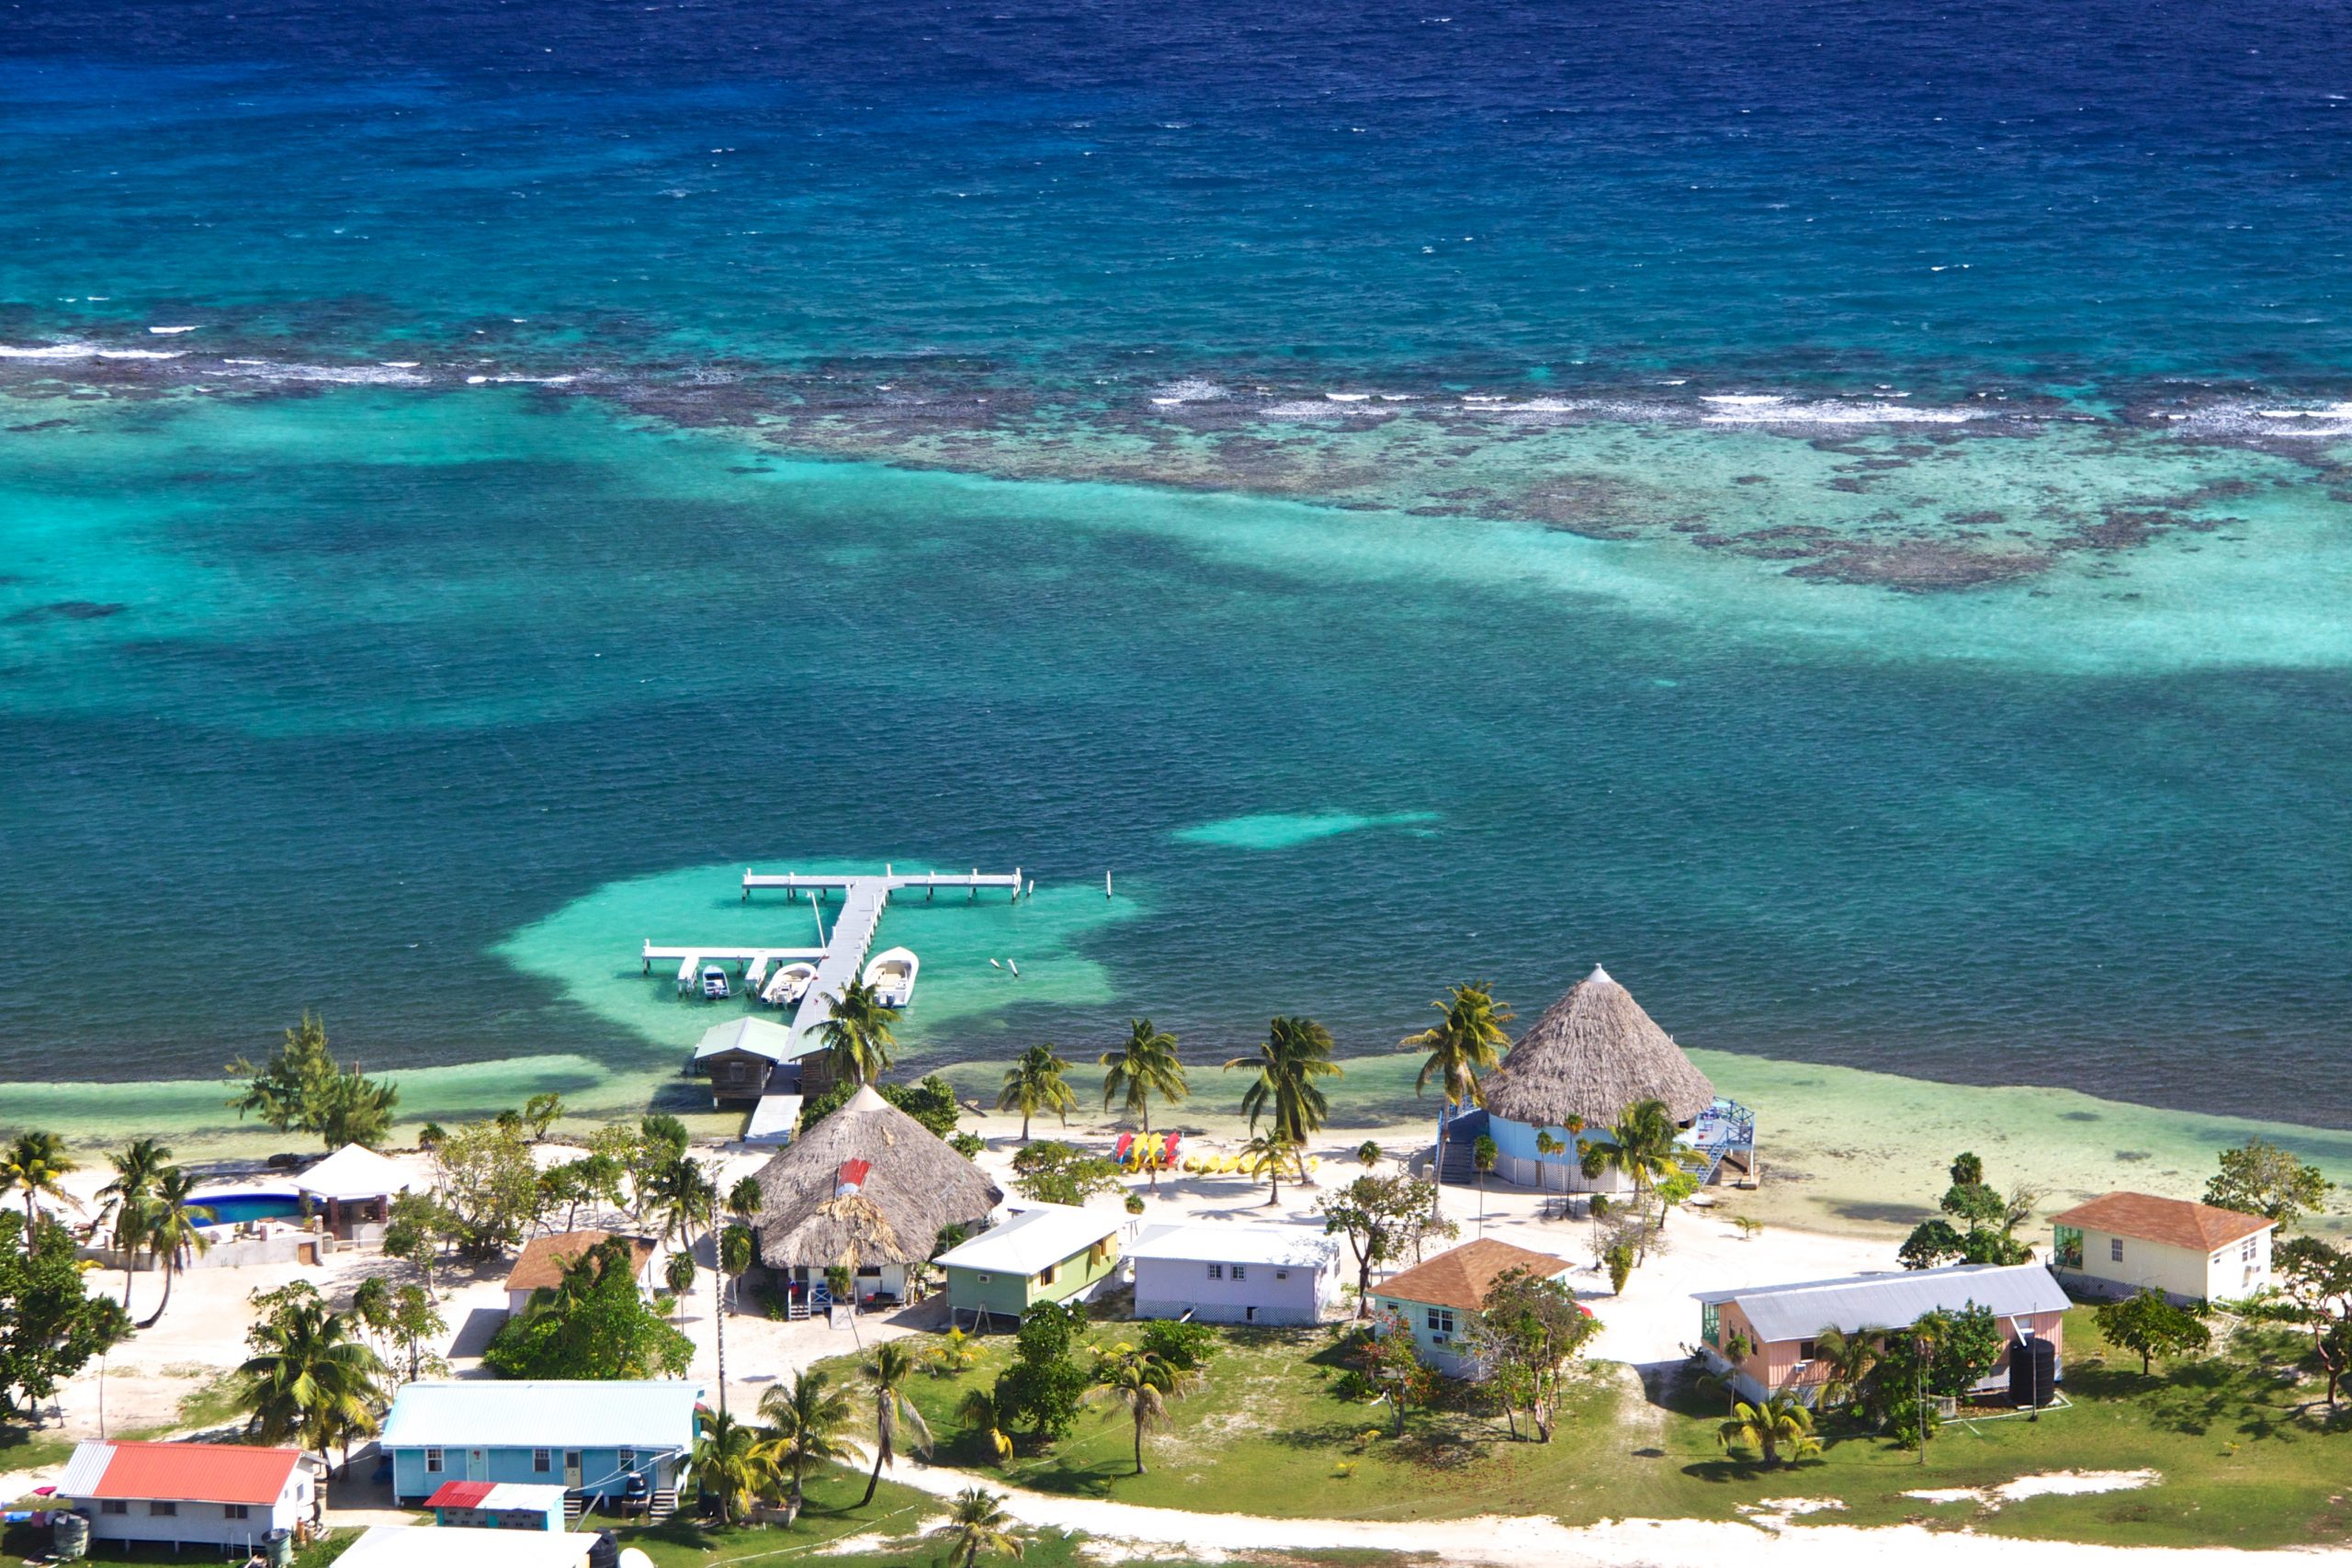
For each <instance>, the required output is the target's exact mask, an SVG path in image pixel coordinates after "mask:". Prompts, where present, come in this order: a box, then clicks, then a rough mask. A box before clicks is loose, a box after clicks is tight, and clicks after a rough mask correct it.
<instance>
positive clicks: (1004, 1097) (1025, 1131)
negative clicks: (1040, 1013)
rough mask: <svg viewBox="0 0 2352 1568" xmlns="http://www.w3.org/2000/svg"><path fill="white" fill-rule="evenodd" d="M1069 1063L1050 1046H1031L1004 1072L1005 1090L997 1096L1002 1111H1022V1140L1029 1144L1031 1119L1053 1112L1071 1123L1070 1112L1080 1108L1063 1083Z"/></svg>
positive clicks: (1066, 1084)
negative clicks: (1041, 1112) (1043, 1113)
mask: <svg viewBox="0 0 2352 1568" xmlns="http://www.w3.org/2000/svg"><path fill="white" fill-rule="evenodd" d="M1068 1070H1069V1063H1068V1062H1065V1061H1063V1060H1062V1059H1061V1058H1060V1057H1059V1056H1057V1055H1055V1054H1054V1048H1053V1046H1052V1045H1051V1044H1046V1045H1032V1046H1030V1047H1029V1049H1027V1050H1026V1051H1023V1052H1022V1053H1021V1060H1019V1061H1018V1062H1015V1063H1014V1064H1013V1065H1012V1066H1009V1067H1007V1068H1005V1069H1004V1088H1003V1089H1001V1091H999V1093H998V1095H997V1097H996V1108H997V1109H998V1110H999V1111H1019V1112H1021V1141H1022V1142H1023V1143H1024V1144H1025V1143H1027V1142H1028V1141H1029V1118H1030V1117H1032V1116H1035V1114H1036V1113H1037V1112H1038V1111H1052V1112H1054V1113H1055V1114H1056V1115H1057V1116H1059V1117H1060V1118H1061V1119H1062V1123H1063V1125H1065V1126H1067V1125H1069V1113H1070V1112H1071V1111H1075V1110H1077V1109H1078V1096H1077V1095H1075V1094H1073V1093H1071V1092H1070V1087H1069V1084H1068V1083H1065V1082H1064V1081H1063V1080H1062V1074H1063V1073H1065V1072H1067V1071H1068Z"/></svg>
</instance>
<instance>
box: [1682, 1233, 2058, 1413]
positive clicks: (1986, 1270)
mask: <svg viewBox="0 0 2352 1568" xmlns="http://www.w3.org/2000/svg"><path fill="white" fill-rule="evenodd" d="M1692 1299H1694V1300H1695V1301H1697V1302H1698V1303H1699V1341H1700V1351H1701V1354H1702V1355H1703V1356H1704V1357H1705V1358H1706V1360H1707V1364H1708V1366H1709V1367H1710V1368H1712V1369H1713V1371H1715V1373H1716V1374H1717V1375H1718V1376H1720V1377H1723V1378H1724V1379H1726V1380H1727V1381H1728V1382H1731V1384H1732V1385H1733V1386H1734V1387H1736V1388H1737V1389H1738V1390H1739V1393H1740V1397H1741V1398H1743V1399H1749V1400H1760V1399H1767V1398H1774V1397H1780V1396H1783V1395H1785V1396H1789V1397H1792V1398H1795V1399H1797V1400H1800V1401H1802V1402H1803V1403H1804V1404H1812V1403H1813V1402H1814V1400H1815V1397H1816V1396H1817V1395H1818V1393H1819V1391H1820V1387H1821V1384H1822V1383H1823V1382H1824V1381H1826V1378H1827V1376H1828V1373H1827V1371H1826V1369H1825V1368H1824V1367H1823V1366H1822V1365H1821V1364H1820V1362H1818V1361H1817V1360H1815V1359H1814V1342H1815V1340H1816V1339H1817V1338H1819V1337H1820V1336H1821V1335H1822V1334H1823V1333H1824V1332H1825V1331H1826V1330H1828V1329H1833V1328H1834V1329H1836V1330H1838V1332H1839V1333H1840V1334H1856V1333H1860V1332H1862V1331H1864V1330H1870V1329H1876V1330H1880V1331H1883V1332H1893V1331H1895V1330H1899V1329H1904V1328H1908V1327H1910V1326H1911V1325H1913V1324H1915V1323H1917V1322H1918V1321H1919V1319H1920V1318H1922V1317H1924V1316H1926V1315H1927V1314H1929V1313H1931V1312H1959V1311H1961V1310H1962V1309H1964V1308H1967V1307H1972V1306H1981V1307H1987V1308H1990V1309H1991V1311H1992V1313H1993V1316H1994V1319H1995V1321H1996V1322H1997V1323H1998V1324H1999V1325H2000V1327H2001V1331H2002V1334H2003V1335H2004V1337H2006V1338H2007V1340H2008V1345H2009V1349H2010V1350H2012V1351H2013V1350H2015V1349H2016V1348H2017V1347H2018V1345H2020V1344H2022V1343H2024V1342H2025V1341H2027V1340H2029V1339H2046V1340H2048V1341H2049V1342H2050V1344H2051V1345H2052V1347H2053V1348H2055V1349H2056V1350H2057V1351H2058V1352H2060V1354H2061V1355H2062V1356H2063V1354H2064V1350H2065V1338H2064V1336H2065V1327H2064V1316H2065V1312H2066V1308H2067V1307H2068V1306H2069V1305H2070V1304H2071V1303H2069V1302H2068V1301H2067V1299H2066V1292H2064V1290H2061V1289H2060V1288H2059V1285H2058V1281H2057V1280H2054V1279H2052V1277H2051V1273H2050V1270H2049V1269H2046V1268H2044V1267H2043V1266H2042V1265H2041V1264H2039V1263H2020V1264H2018V1265H2017V1266H2015V1267H2014V1268H2006V1269H2004V1268H1994V1267H1990V1266H1987V1265H1972V1264H1962V1265H1959V1266H1956V1267H1953V1268H1950V1269H1908V1270H1904V1271H1901V1272H1895V1273H1886V1274H1859V1275H1855V1276H1852V1277H1850V1278H1848V1279H1843V1280H1806V1281H1804V1282H1803V1283H1800V1284H1793V1285H1756V1286H1750V1287H1747V1288H1746V1289H1742V1290H1734V1291H1708V1292H1702V1293H1701V1294H1699V1295H1698V1296H1696V1297H1694V1298H1692ZM1735 1352H1737V1353H1736V1354H1735ZM2008 1378H2009V1356H2008V1354H2007V1352H2005V1353H2004V1354H2003V1355H2002V1357H2001V1360H2000V1364H1999V1365H1998V1366H1996V1367H1995V1368H1994V1369H1993V1371H1990V1372H1988V1373H1986V1374H1985V1377H1984V1378H1983V1380H1981V1381H1980V1382H1978V1384H1977V1387H1978V1388H1979V1389H1981V1390H1992V1389H2004V1388H2007V1386H2008Z"/></svg>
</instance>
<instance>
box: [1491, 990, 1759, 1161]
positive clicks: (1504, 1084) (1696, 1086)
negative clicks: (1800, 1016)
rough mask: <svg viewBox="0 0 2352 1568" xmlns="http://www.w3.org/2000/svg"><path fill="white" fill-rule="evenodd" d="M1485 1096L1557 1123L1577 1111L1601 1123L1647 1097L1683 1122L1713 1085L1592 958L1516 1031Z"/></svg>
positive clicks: (1530, 1119)
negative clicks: (1530, 1023) (1583, 972)
mask: <svg viewBox="0 0 2352 1568" xmlns="http://www.w3.org/2000/svg"><path fill="white" fill-rule="evenodd" d="M1486 1095H1487V1110H1488V1111H1492V1112H1493V1113H1494V1114H1496V1115H1497V1116H1500V1117H1503V1118H1505V1119H1506V1120H1509V1121H1512V1122H1525V1123H1526V1124H1528V1125H1530V1126H1536V1127H1557V1126H1561V1125H1564V1124H1565V1123H1566V1122H1567V1120H1568V1118H1570V1117H1571V1116H1576V1117H1581V1118H1582V1119H1583V1121H1584V1124H1585V1125H1586V1126H1588V1127H1606V1126H1608V1125H1609V1124H1610V1123H1611V1122H1615V1121H1616V1120H1617V1119H1618V1118H1619V1117H1621V1116H1623V1114H1624V1113H1625V1111H1626V1110H1627V1109H1628V1108H1629V1107H1631V1106H1634V1105H1635V1104H1638V1103H1639V1102H1640V1101H1642V1100H1664V1101H1666V1108H1667V1110H1668V1111H1670V1112H1671V1113H1672V1114H1673V1116H1674V1119H1675V1120H1676V1121H1677V1122H1688V1121H1690V1120H1691V1118H1692V1117H1694V1116H1696V1115H1698V1114H1699V1112H1701V1111H1704V1110H1705V1109H1706V1108H1707V1107H1708V1105H1709V1104H1710V1103H1712V1102H1713V1100H1714V1098H1715V1086H1714V1085H1713V1084H1711V1083H1709V1082H1708V1081H1707V1075H1706V1074H1704V1073H1702V1072H1701V1071H1700V1070H1699V1069H1698V1068H1697V1067H1694V1066H1691V1058H1690V1057H1688V1056H1686V1055H1683V1054H1682V1048H1681V1047H1680V1046H1679V1045H1677V1044H1676V1043H1674V1041H1673V1040H1672V1039H1671V1038H1670V1037H1669V1036H1668V1034H1667V1032H1666V1031H1665V1030H1663V1029H1660V1028H1659V1027H1658V1026H1657V1023H1655V1022H1654V1021H1651V1018H1650V1015H1649V1014H1647V1013H1645V1012H1644V1011H1643V1010H1642V1004H1641V1003H1639V1002H1637V1001H1635V1000H1634V998H1633V994H1632V993H1631V992H1629V991H1627V990H1626V989H1625V987H1623V986H1621V985H1619V984H1618V983H1617V982H1616V981H1614V980H1612V979H1611V978H1610V977H1609V971H1607V970H1606V969H1603V968H1601V967H1600V966H1599V965H1598V964H1596V965H1594V966H1593V971H1592V973H1591V974H1589V975H1588V976H1585V977H1584V978H1583V979H1582V980H1580V981H1578V982H1577V985H1576V987H1575V988H1574V989H1572V990H1570V991H1569V992H1568V994H1567V995H1566V996H1565V997H1562V998H1560V999H1559V1000H1558V1001H1556V1002H1554V1003H1553V1004H1552V1005H1551V1006H1550V1007H1549V1008H1547V1009H1546V1010H1544V1016H1543V1017H1542V1018H1539V1019H1537V1020H1536V1021H1535V1026H1534V1027H1533V1028H1532V1029H1530V1030H1529V1031H1528V1032H1526V1033H1524V1034H1522V1035H1521V1036H1520V1037H1519V1043H1517V1044H1515V1045H1513V1046H1512V1047H1511V1048H1510V1055H1507V1056H1505V1057H1504V1058H1503V1065H1502V1066H1501V1067H1500V1068H1499V1069H1498V1070H1497V1071H1496V1073H1495V1075H1494V1076H1493V1077H1490V1078H1488V1079H1487V1085H1486Z"/></svg>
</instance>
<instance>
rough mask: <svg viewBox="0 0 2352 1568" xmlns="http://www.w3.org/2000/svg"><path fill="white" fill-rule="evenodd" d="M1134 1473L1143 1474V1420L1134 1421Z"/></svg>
mask: <svg viewBox="0 0 2352 1568" xmlns="http://www.w3.org/2000/svg"><path fill="white" fill-rule="evenodd" d="M1142 1473H1143V1419H1142V1417H1140V1416H1138V1417H1136V1474H1137V1475H1141V1474H1142Z"/></svg>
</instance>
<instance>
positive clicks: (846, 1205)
mask: <svg viewBox="0 0 2352 1568" xmlns="http://www.w3.org/2000/svg"><path fill="white" fill-rule="evenodd" d="M851 1160H865V1161H866V1162H867V1164H868V1166H869V1169H868V1170H867V1171H866V1173H865V1180H864V1182H863V1183H862V1184H861V1185H860V1186H859V1187H858V1189H857V1190H856V1191H854V1192H852V1193H849V1194H847V1195H842V1193H841V1192H840V1191H839V1190H838V1189H839V1187H840V1185H841V1176H842V1166H843V1165H845V1164H847V1163H848V1162H849V1161H851ZM759 1182H760V1214H759V1220H758V1224H759V1233H760V1259H761V1261H762V1262H763V1263H765V1264H766V1265H767V1266H768V1267H769V1268H771V1269H790V1268H797V1267H805V1268H811V1269H815V1268H830V1267H831V1266H832V1265H834V1264H841V1265H843V1266H846V1267H849V1268H855V1267H857V1266H859V1265H860V1264H869V1263H914V1262H919V1261H921V1260H922V1259H923V1258H929V1257H930V1256H931V1248H932V1244H933V1242H934V1241H936V1240H938V1238H939V1233H940V1231H941V1230H942V1229H944V1227H946V1226H948V1225H954V1224H962V1225H968V1224H977V1223H978V1221H980V1220H982V1219H985V1218H987V1217H988V1214H989V1211H990V1210H992V1209H994V1208H995V1207H996V1206H997V1204H998V1202H1000V1201H1001V1200H1002V1199H1003V1197H1004V1194H1003V1192H1002V1191H1001V1190H999V1189H998V1187H997V1184H996V1183H995V1182H993V1181H990V1180H989V1179H988V1177H987V1175H986V1174H985V1173H984V1172H982V1171H981V1169H980V1168H979V1167H978V1166H976V1165H974V1164H973V1163H972V1162H971V1161H970V1160H967V1159H966V1158H965V1157H964V1156H962V1155H959V1154H957V1153H956V1151H955V1150H954V1149H951V1148H949V1147H948V1146H947V1145H946V1144H945V1142H944V1141H943V1140H942V1139H940V1138H938V1137H936V1136H934V1135H933V1133H932V1132H931V1130H930V1129H929V1128H927V1127H925V1126H924V1125H923V1124H922V1122H918V1121H916V1120H915V1119H914V1118H913V1117H911V1116H910V1115H908V1114H907V1113H906V1112H905V1111H901V1110H899V1108H898V1107H897V1106H895V1105H893V1104H891V1103H890V1102H889V1101H888V1100H885V1099H883V1098H882V1097H881V1096H880V1095H878V1094H876V1093H875V1092H874V1090H873V1089H872V1088H871V1087H870V1086H869V1087H867V1088H865V1089H859V1090H858V1091H857V1093H856V1094H855V1095H854V1096H852V1097H851V1099H850V1100H849V1103H847V1104H846V1105H843V1106H842V1108H841V1109H840V1110H839V1111H834V1112H833V1113H832V1114H831V1115H830V1116H828V1117H826V1118H825V1119H824V1120H822V1121H820V1122H817V1123H816V1124H815V1125H813V1126H811V1127H810V1128H809V1130H808V1131H807V1132H805V1133H803V1134H800V1135H799V1136H798V1137H797V1138H795V1139H793V1141H792V1143H791V1145H789V1146H788V1147H786V1149H785V1150H784V1151H783V1152H782V1153H780V1154H778V1155H777V1156H775V1158H774V1159H772V1160H770V1161H768V1163H767V1164H766V1165H764V1166H763V1167H761V1168H760V1174H759Z"/></svg>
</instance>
